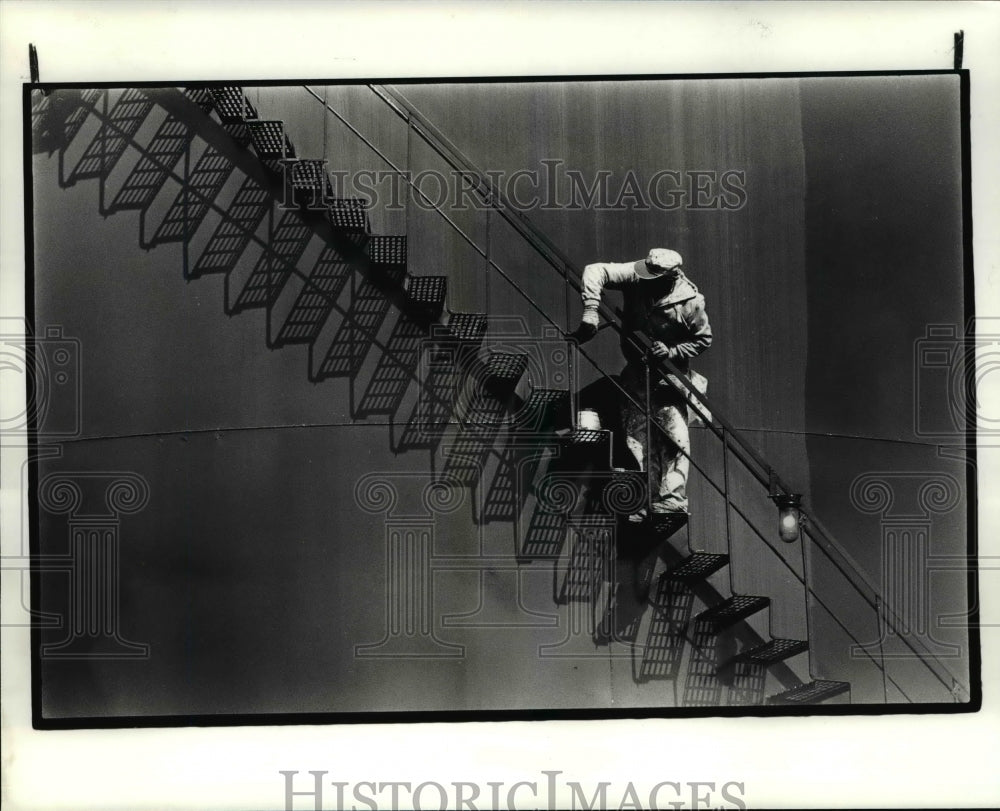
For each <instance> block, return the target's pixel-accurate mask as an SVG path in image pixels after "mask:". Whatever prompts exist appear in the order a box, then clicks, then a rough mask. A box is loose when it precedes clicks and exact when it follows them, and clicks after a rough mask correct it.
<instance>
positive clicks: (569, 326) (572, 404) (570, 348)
mask: <svg viewBox="0 0 1000 811" xmlns="http://www.w3.org/2000/svg"><path fill="white" fill-rule="evenodd" d="M563 294H564V296H565V299H566V300H565V305H566V334H567V335H568V334H569V333H570V332H572V330H573V310H572V308H571V306H570V302H571V299H572V296H571V294H570V284H569V266H568V265H565V264H564V265H563ZM575 352H576V347H575V346H574V342H573V341H566V385H567V386H568V388H569V413H570V414H571V415H572V417H573V419H574V420H575V419H576V414H577V412H578V411H579V408H580V404H579V403H578V402H577V396H576V379H575V375H574V374H573V367H574V366H575V365H576V355H575Z"/></svg>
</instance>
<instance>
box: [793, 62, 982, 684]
mask: <svg viewBox="0 0 1000 811" xmlns="http://www.w3.org/2000/svg"><path fill="white" fill-rule="evenodd" d="M800 94H801V101H802V138H803V145H804V151H805V165H806V198H805V202H806V206H805V212H806V215H805V236H806V261H807V266H808V274H807V275H808V287H807V290H808V292H807V306H808V322H809V342H808V363H807V371H806V380H805V383H806V397H805V410H806V427H807V431H808V437H807V448H808V455H809V473H810V479H811V482H812V504H813V507H814V509H815V511H816V513H817V514H818V515H819V516H821V517H822V519H823V521H824V522H825V523H826V525H827V526H828V527H829V528H830V529H831V530H832V531H833V533H834V535H835V536H836V537H837V538H838V539H839V540H840V541H841V542H842V543H844V544H845V546H847V547H848V548H849V549H850V551H851V553H852V554H853V555H854V556H855V558H856V559H857V560H858V561H859V563H861V564H862V566H863V568H864V569H865V570H866V571H867V572H868V573H869V574H870V575H871V576H872V578H873V579H875V580H876V582H879V581H880V579H881V578H882V577H883V576H884V575H886V574H891V572H892V570H893V568H894V567H895V566H896V565H898V563H899V562H898V561H893V560H882V548H881V544H880V533H881V529H880V527H883V526H888V525H889V524H891V523H892V522H894V521H899V520H900V516H901V515H903V514H905V513H909V514H911V515H914V516H923V519H921V520H924V519H926V520H927V521H929V522H930V523H929V539H930V540H929V547H930V553H931V555H963V554H964V553H965V549H966V537H967V533H966V518H967V504H968V493H967V492H966V487H967V483H966V475H967V469H966V465H965V463H964V462H963V461H962V460H963V453H962V452H961V450H958V452H957V453H954V452H953V454H952V457H953V458H944V457H943V456H942V455H941V454H940V453H939V451H938V445H960V444H961V443H962V437H961V434H960V433H959V430H960V428H961V422H960V417H959V418H958V420H959V421H956V420H955V419H954V418H953V413H954V412H955V409H956V401H955V398H954V397H953V396H952V394H951V392H950V391H949V380H950V379H949V373H950V369H949V370H946V371H943V370H942V369H940V368H929V367H927V366H921V365H920V364H919V363H917V361H918V359H919V354H918V350H919V348H920V343H919V342H920V341H921V339H922V338H925V336H926V335H927V330H928V327H929V326H932V325H951V326H952V327H953V328H954V329H955V330H956V331H957V334H958V335H961V334H962V332H963V331H964V328H965V326H964V319H965V312H966V310H965V301H964V297H965V296H970V297H971V296H972V290H971V289H967V288H966V287H965V284H964V269H963V268H964V266H963V251H962V238H963V231H962V210H961V153H960V150H961V132H960V117H959V112H960V111H959V79H958V77H956V76H937V77H935V76H920V77H913V76H911V77H879V78H866V77H855V78H849V79H845V78H816V79H804V80H802V81H801V85H800ZM945 343H946V344H947V342H945ZM958 371H959V373H960V372H961V369H960V367H959V368H958ZM948 426H955V427H953V428H951V429H950V430H951V436H948V435H947V432H948V430H949V428H948ZM865 475H868V476H869V479H868V480H869V481H870V480H871V478H872V477H875V478H878V479H880V480H883V481H885V482H887V485H888V487H889V489H890V490H891V491H892V493H893V497H894V498H895V501H896V503H895V504H893V505H890V506H888V507H886V508H885V509H884V510H878V509H875V510H869V511H862V510H861V509H859V507H858V504H857V503H856V502H857V498H855V499H854V500H853V501H852V498H851V486H852V483H853V482H855V480H856V479H857V478H858V477H861V476H865ZM942 480H944V481H945V482H950V485H948V484H945V485H943V486H954V485H957V486H958V488H959V500H958V503H957V504H954V505H953V507H952V508H951V509H947V510H945V511H943V512H940V511H934V510H933V509H928V503H927V502H926V501H925V502H924V503H922V504H921V503H918V497H917V495H916V493H915V489H914V488H915V487H917V486H919V484H922V483H929V482H934V481H937V482H941V481H942ZM964 576H965V575H964V573H947V574H944V573H936V574H934V575H933V578H932V581H931V586H930V588H931V591H930V594H929V605H928V612H929V616H928V619H929V621H930V622H931V623H932V624H936V620H937V619H938V617H939V616H940V615H942V614H944V613H957V614H959V615H961V614H962V613H964V611H965V609H966V608H967V602H966V599H967V598H966V591H965V588H964V583H963V580H964ZM837 580H838V578H836V577H835V576H834V583H836V582H837ZM840 583H841V585H842V586H843V585H844V584H843V582H842V581H840ZM831 585H832V584H831ZM844 587H845V588H846V586H844ZM933 634H934V635H935V636H937V637H940V638H941V639H943V640H947V642H948V643H951V644H957V645H959V647H960V649H961V651H962V652H963V655H964V654H965V653H966V652H967V650H968V648H967V639H966V635H965V633H964V632H963V631H962V630H961V629H957V630H956V629H954V628H952V629H941V628H934V629H933ZM873 638H874V637H873ZM904 666H905V663H899V664H896V665H895V667H897V668H899V667H904ZM890 691H891V686H890Z"/></svg>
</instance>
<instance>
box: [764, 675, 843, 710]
mask: <svg viewBox="0 0 1000 811" xmlns="http://www.w3.org/2000/svg"><path fill="white" fill-rule="evenodd" d="M850 690H851V685H850V684H849V683H848V682H846V681H826V680H823V679H817V680H816V681H811V682H809V683H808V684H800V685H799V686H798V687H793V688H792V689H791V690H786V691H785V692H783V693H778V694H777V695H774V696H770V697H768V699H767V703H768V704H777V705H783V706H799V705H803V704H820V703H822V702H824V701H826V700H828V699H831V698H834V697H836V696H839V695H843V694H844V693H849V692H850ZM849 701H850V698H849V697H848V702H849Z"/></svg>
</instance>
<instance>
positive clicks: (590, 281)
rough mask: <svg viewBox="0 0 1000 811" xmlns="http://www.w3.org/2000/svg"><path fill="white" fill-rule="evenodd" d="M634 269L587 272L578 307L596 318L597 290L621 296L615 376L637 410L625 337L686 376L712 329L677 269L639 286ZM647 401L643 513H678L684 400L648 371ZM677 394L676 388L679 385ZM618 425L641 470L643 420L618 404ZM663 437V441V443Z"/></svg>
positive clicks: (684, 452)
mask: <svg viewBox="0 0 1000 811" xmlns="http://www.w3.org/2000/svg"><path fill="white" fill-rule="evenodd" d="M643 264H644V262H643V260H639V261H638V262H598V263H595V264H591V265H587V266H586V267H585V268H584V272H583V305H584V312H585V314H586V313H588V311H589V313H591V314H594V313H596V307H597V305H598V304H599V303H600V300H601V294H602V292H603V290H604V289H605V288H614V289H620V290H622V293H623V296H624V304H625V306H624V313H623V315H624V317H623V326H624V327H625V334H624V335H623V336H622V352H623V353H624V355H625V359H626V366H625V369H624V370H623V371H622V375H621V380H622V386H623V387H624V388H625V390H626V391H627V392H628V393H629V395H630V396H631V398H633V399H634V400H635V401H636V402H638V403H639V404H643V405H644V404H645V400H646V379H645V356H644V354H643V351H642V350H641V349H640V348H639V347H638V346H636V345H635V344H634V343H633V342H632V341H631V340H630V339H629V335H630V334H631V333H633V332H643V333H645V334H646V335H647V336H648V337H649V339H650V340H652V341H661V342H662V343H663V344H664V345H665V346H666V347H667V357H668V358H670V360H672V361H673V362H674V364H675V365H676V366H677V367H678V369H679V370H680V371H681V372H682V373H684V374H688V372H689V367H688V362H689V360H690V359H691V358H693V357H695V356H696V355H699V354H701V353H702V352H704V351H705V350H706V349H707V348H708V347H709V346H710V345H711V343H712V328H711V326H710V325H709V323H708V315H707V313H706V312H705V297H704V296H703V295H702V294H701V293H699V292H698V288H697V287H695V285H694V284H693V283H692V282H691V281H690V280H689V279H688V278H687V277H686V276H685V275H684V273H683V272H682V271H681V270H680V269H679V268H678V269H677V270H676V275H673V274H670V273H668V274H666V275H664V276H661V277H658V278H656V279H643V278H640V276H639V275H638V273H637V272H636V268H637V266H642V265H643ZM650 384H651V385H650V395H651V400H652V403H651V404H650V408H651V418H652V421H653V422H654V423H655V424H656V425H658V426H660V428H662V429H663V430H662V431H660V430H658V429H657V428H656V427H653V440H652V443H651V448H650V451H651V452H650V475H651V477H652V479H653V482H654V489H655V492H654V493H653V494H652V499H651V502H652V504H651V506H652V510H653V512H654V513H677V512H686V511H687V506H688V501H687V492H686V488H687V477H688V468H689V464H688V454H690V451H691V445H690V441H689V438H688V419H687V418H688V415H687V405H688V404H687V400H686V398H685V397H684V396H683V395H682V394H680V393H678V391H677V390H676V389H675V388H674V387H673V386H672V385H670V383H668V382H667V380H666V373H665V372H663V371H660V368H659V365H658V364H656V363H655V358H654V364H653V369H652V372H651V380H650ZM682 388H683V384H682ZM622 424H623V426H624V429H625V435H626V442H627V444H628V447H629V450H630V451H631V452H632V454H633V455H634V456H635V458H636V461H637V462H638V463H639V468H640V470H643V471H645V470H646V464H645V463H646V445H647V437H646V417H645V415H644V414H643V412H642V410H640V409H639V408H637V407H636V406H635V405H634V404H633V403H632V402H630V400H629V398H628V397H625V398H623V404H622ZM664 434H666V435H665V436H664Z"/></svg>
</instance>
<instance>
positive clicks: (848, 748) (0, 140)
mask: <svg viewBox="0 0 1000 811" xmlns="http://www.w3.org/2000/svg"><path fill="white" fill-rule="evenodd" d="M959 29H964V31H965V34H966V39H965V66H966V67H968V68H970V69H971V71H972V73H971V87H972V98H971V109H972V165H973V187H972V188H973V216H974V223H975V232H974V233H975V243H974V256H975V264H976V303H977V310H978V313H979V315H981V316H1000V306H998V305H1000V298H998V295H997V294H998V289H1000V244H998V237H997V233H996V229H995V225H996V224H997V223H998V222H1000V217H998V214H1000V205H998V202H1000V200H998V198H1000V160H998V152H997V149H996V147H995V143H996V141H997V133H1000V5H997V4H994V3H959V2H956V3H931V2H925V3H905V2H897V3H801V4H800V3H774V4H765V3H690V4H689V3H659V2H641V3H585V4H575V3H527V4H516V3H510V2H507V3H502V4H501V3H496V4H493V3H476V4H471V3H455V4H423V3H398V4H397V3H352V4H339V3H322V4H320V3H315V2H314V3H305V2H299V3H295V2H285V3H282V4H281V5H280V8H279V7H278V4H277V3H270V2H240V3H230V2H212V3H194V2H151V1H150V0H146V2H142V3H138V2H136V3H132V2H90V3H84V2H77V3H73V2H45V3H41V2H14V0H0V60H2V62H0V69H2V77H0V94H2V95H0V146H2V163H0V189H2V193H0V215H2V231H0V246H2V248H0V263H2V264H0V307H2V311H0V315H3V316H12V315H13V316H16V315H19V314H20V313H21V310H22V309H23V278H24V253H23V243H24V238H23V235H24V219H23V185H22V177H23V176H22V171H23V169H22V141H21V139H22V130H21V126H22V125H21V95H20V93H21V87H20V86H21V83H22V82H25V81H27V80H28V43H29V42H33V43H35V45H36V46H37V47H38V51H39V57H40V65H41V78H42V79H43V80H44V81H49V82H64V81H82V82H87V81H122V82H123V83H127V82H128V81H130V80H171V81H180V80H185V79H192V80H197V79H209V78H210V79H225V78H234V79H241V80H244V81H247V82H249V81H251V80H253V79H265V80H271V79H283V78H297V79H304V78H310V79H337V78H351V77H371V78H380V77H405V76H427V77H443V76H448V75H478V76H488V75H519V74H534V75H544V74H588V73H589V74H615V73H691V72H703V73H719V72H749V71H755V72H769V71H814V70H816V71H824V70H898V69H947V68H950V67H951V66H952V63H953V54H952V35H953V33H954V32H955V31H958V30H959ZM997 390H998V386H997V384H996V382H994V381H990V380H988V379H987V380H984V387H983V389H982V390H981V391H980V399H981V403H982V409H983V412H984V414H985V415H986V416H990V415H998V414H1000V402H998V398H997V396H996V395H997ZM19 394H20V392H18V391H16V390H14V391H11V390H8V391H5V392H4V393H3V396H4V397H5V398H10V397H17V396H18V395H19ZM987 398H989V399H987ZM8 405H9V401H8V402H5V404H4V406H5V407H4V413H12V412H13V411H14V410H16V409H12V411H8V410H7V406H8ZM994 425H995V423H994ZM997 444H998V445H1000V442H998V443H997ZM19 453H23V452H21V451H16V450H10V449H7V448H5V452H4V455H3V462H2V464H3V479H2V481H3V483H4V492H3V501H2V504H0V507H2V515H3V519H4V526H3V530H4V532H3V554H4V555H16V554H18V553H19V549H20V543H21V539H20V526H21V521H20V520H19V515H20V516H23V514H24V513H23V505H22V503H21V493H19V492H18V490H17V488H16V487H15V486H12V484H11V483H14V484H16V482H17V479H18V470H19V469H20V465H21V459H20V458H19ZM979 461H980V465H979V470H980V491H979V494H980V532H979V537H980V542H981V554H982V555H984V556H988V555H1000V549H998V543H997V538H998V537H1000V535H998V532H997V523H998V521H997V517H998V511H997V510H996V499H995V498H994V497H993V496H992V495H991V492H992V486H994V485H995V482H996V481H997V480H998V477H997V475H996V470H997V466H998V462H1000V447H998V448H995V449H992V448H982V449H981V451H980V460H979ZM987 565H988V564H987ZM992 565H993V566H994V567H1000V557H998V559H997V560H995V561H993V562H992ZM10 582H13V583H15V584H16V579H15V580H14V581H9V580H8V579H7V576H6V575H5V579H4V585H5V586H7V585H9V583H10ZM981 585H982V592H983V594H982V621H983V622H984V623H990V622H992V623H995V624H997V625H998V626H1000V571H992V572H991V571H985V572H984V573H983V574H982V577H981ZM2 596H3V610H4V615H5V616H10V612H11V610H12V606H13V609H16V601H17V600H18V595H17V594H16V593H15V590H14V589H11V588H5V589H4V592H3V595H2ZM12 601H13V602H12ZM2 633H3V636H2V651H3V659H2V677H3V681H2V690H3V694H2V700H3V703H2V721H3V742H2V743H3V746H2V756H3V797H2V800H3V805H4V808H5V809H11V811H13V809H48V808H71V809H85V808H94V809H113V808H127V809H144V808H157V809H165V808H198V809H209V808H212V809H214V808H275V809H277V808H281V807H283V804H284V793H283V778H282V777H281V776H280V775H279V774H278V770H279V769H297V770H299V771H300V772H302V773H303V774H301V775H300V778H305V779H306V780H309V779H310V778H309V777H308V775H305V774H304V772H305V771H306V770H309V769H322V770H327V771H328V772H330V774H329V775H328V776H327V778H326V779H327V780H342V781H361V780H372V781H390V780H411V781H414V782H415V783H419V782H421V781H423V780H437V781H439V782H442V783H447V782H449V781H453V780H463V781H469V782H478V783H480V784H481V785H483V787H484V791H485V790H487V789H485V783H486V782H487V781H505V782H506V783H507V784H508V785H510V784H513V783H514V782H515V781H517V780H529V781H539V782H541V781H542V780H543V779H544V778H543V776H542V774H541V772H542V770H543V769H556V770H562V771H563V772H564V773H563V774H562V775H561V776H560V780H562V781H564V780H579V781H583V782H584V784H585V785H586V786H593V785H595V784H596V782H597V781H599V780H608V781H612V783H613V784H614V786H613V788H612V790H611V791H610V792H609V797H612V798H615V802H617V798H619V797H620V796H621V793H622V791H623V790H624V787H625V785H626V784H627V783H628V782H629V781H632V782H633V783H635V784H636V785H637V787H640V796H642V789H641V786H646V787H647V790H648V787H650V786H652V785H653V784H655V783H657V782H660V781H663V780H674V781H679V782H684V781H693V780H703V781H715V782H716V783H717V784H721V783H725V782H728V781H733V780H735V781H741V782H743V783H744V784H745V792H744V799H745V800H746V802H747V803H748V804H749V805H750V806H751V807H761V806H768V807H809V806H825V807H835V806H841V807H852V806H867V807H899V806H902V807H931V806H937V807H948V806H959V807H960V806H966V807H977V806H978V807H990V806H992V807H997V806H998V805H1000V769H998V768H997V752H1000V701H998V696H997V688H998V687H1000V676H998V664H1000V657H997V650H998V648H1000V645H998V642H1000V627H995V628H990V627H986V628H984V629H983V651H984V656H983V660H984V661H983V682H984V703H983V710H982V711H981V712H980V713H978V714H974V715H969V714H964V715H951V716H932V715H901V716H887V717H862V716H858V717H835V718H815V719H811V718H783V719H766V720H765V719H753V718H745V719H711V718H709V719H691V720H679V719H673V720H644V721H617V722H608V721H605V722H544V723H503V724H499V723H494V724H460V725H444V724H429V725H414V724H407V725H393V726H386V725H371V726H369V725H353V726H344V727H294V726H290V727H275V728H269V727H247V728H228V729H168V730H109V731H82V732H77V731H74V732H35V731H32V730H31V723H30V701H29V664H28V656H27V650H28V637H27V633H26V632H25V631H23V630H22V629H16V628H7V627H5V628H4V629H3V632H2ZM297 787H299V788H307V787H308V784H307V783H304V782H303V783H302V784H299V786H297ZM616 787H617V788H616ZM524 796H526V797H527V796H528V795H524ZM425 798H426V800H427V801H429V802H430V803H435V802H436V801H437V799H436V798H437V795H436V792H434V791H433V790H431V791H430V792H429V793H427V794H426V795H425ZM543 801H544V800H543ZM719 801H720V798H719V796H718V795H716V797H715V802H714V803H713V804H714V805H717V804H719ZM332 802H333V792H332V790H331V791H330V792H329V794H328V795H327V798H326V801H325V804H324V807H326V808H329V807H332ZM299 803H301V804H297V806H296V807H303V808H304V807H310V804H309V803H308V801H306V802H303V801H302V800H300V801H299Z"/></svg>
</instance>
